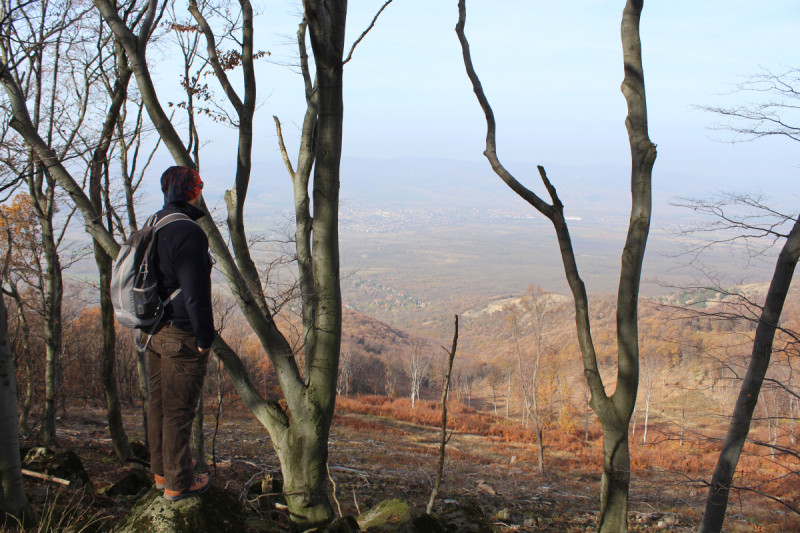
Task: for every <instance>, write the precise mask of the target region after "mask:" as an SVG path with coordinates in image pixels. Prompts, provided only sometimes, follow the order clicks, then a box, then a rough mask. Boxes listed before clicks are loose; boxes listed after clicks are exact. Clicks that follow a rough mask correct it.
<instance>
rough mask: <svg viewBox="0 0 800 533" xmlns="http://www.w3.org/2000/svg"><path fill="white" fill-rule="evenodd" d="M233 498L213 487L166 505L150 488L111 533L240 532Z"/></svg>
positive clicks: (239, 512) (240, 522) (241, 525)
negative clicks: (197, 494) (202, 492)
mask: <svg viewBox="0 0 800 533" xmlns="http://www.w3.org/2000/svg"><path fill="white" fill-rule="evenodd" d="M242 514H243V513H242V508H241V505H240V504H239V501H238V500H237V499H236V497H235V496H233V495H232V494H230V493H229V492H227V491H224V490H222V489H218V488H216V487H214V486H213V485H212V486H211V488H210V489H209V490H208V491H207V492H205V493H204V494H201V495H199V496H195V497H191V498H184V499H183V500H180V501H177V502H170V501H167V500H165V499H164V498H163V497H162V493H161V491H160V490H156V489H155V488H153V489H151V490H150V492H148V493H147V494H146V495H145V496H144V497H143V498H142V499H141V500H139V502H138V503H137V504H136V505H135V506H134V507H133V509H131V512H130V514H128V516H127V517H125V519H124V520H123V521H122V522H120V523H119V524H118V525H117V527H115V528H114V530H113V531H114V533H145V532H147V533H236V532H240V531H244V529H245V525H244V523H243V520H242Z"/></svg>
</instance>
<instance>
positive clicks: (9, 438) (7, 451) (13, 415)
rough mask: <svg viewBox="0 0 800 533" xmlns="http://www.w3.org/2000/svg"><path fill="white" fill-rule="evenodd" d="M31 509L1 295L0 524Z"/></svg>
mask: <svg viewBox="0 0 800 533" xmlns="http://www.w3.org/2000/svg"><path fill="white" fill-rule="evenodd" d="M27 508H28V500H27V498H26V496H25V487H24V485H23V484H22V464H21V461H20V457H19V423H18V418H17V385H16V378H15V375H14V356H13V354H12V353H11V343H10V342H9V339H8V314H7V311H6V304H5V300H4V299H3V294H2V292H0V523H6V520H8V516H7V515H10V516H12V517H14V518H17V519H22V518H23V517H24V515H25V513H26V510H27Z"/></svg>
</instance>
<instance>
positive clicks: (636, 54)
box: [456, 0, 656, 532]
mask: <svg viewBox="0 0 800 533" xmlns="http://www.w3.org/2000/svg"><path fill="white" fill-rule="evenodd" d="M458 6H459V21H458V24H457V26H456V33H457V34H458V37H459V41H460V42H461V48H462V51H463V56H464V64H465V67H466V70H467V75H468V77H469V79H470V81H471V82H472V86H473V90H474V92H475V95H476V96H477V98H478V101H479V103H480V105H481V108H482V109H483V112H484V114H485V116H486V123H487V134H486V150H485V152H484V155H485V156H486V158H487V159H488V160H489V162H490V164H491V166H492V169H493V170H494V171H495V173H496V174H497V175H498V176H499V177H500V178H501V179H502V180H503V181H504V182H505V183H506V185H508V186H509V187H510V188H511V189H512V190H513V191H514V192H516V193H517V194H518V195H519V196H520V197H521V198H523V199H524V200H525V201H527V202H528V203H530V204H531V205H532V206H533V207H534V208H536V209H537V210H538V211H539V212H540V213H542V214H543V215H544V216H546V217H547V218H548V219H550V221H551V222H552V224H553V227H554V228H555V232H556V236H557V238H558V243H559V248H560V251H561V259H562V262H563V264H564V272H565V274H566V277H567V282H568V284H569V286H570V290H571V291H572V295H573V299H574V302H575V322H576V326H577V334H578V343H579V345H580V348H581V354H582V358H583V366H584V376H585V377H586V381H587V384H588V386H589V390H590V392H591V400H590V405H591V406H592V409H593V410H594V412H595V413H596V414H597V416H598V418H599V419H600V422H601V424H602V426H603V475H602V479H601V490H600V524H599V531H601V532H619V531H626V530H627V511H628V492H629V487H630V451H629V447H628V426H629V423H630V418H631V415H632V414H633V409H634V406H635V402H636V393H637V388H638V378H639V342H638V295H639V283H640V280H641V270H642V263H643V260H644V252H645V246H646V244H647V237H648V233H649V229H650V216H651V209H652V194H651V181H652V170H653V164H654V163H655V159H656V148H655V145H654V144H653V143H652V142H651V141H650V139H649V136H648V133H647V107H646V100H645V90H644V72H643V69H642V56H641V41H640V38H639V19H640V16H641V11H642V6H643V1H642V0H628V1H627V2H626V4H625V8H624V10H623V14H622V24H621V37H622V50H623V60H624V67H625V77H624V79H623V82H622V93H623V95H624V96H625V100H626V102H627V105H628V115H627V118H626V120H625V125H626V127H627V129H628V139H629V142H630V149H631V199H632V205H631V217H630V223H629V226H628V235H627V238H626V242H625V248H624V250H623V252H622V269H621V273H620V282H619V290H618V295H617V339H618V351H617V361H618V366H617V380H616V390H615V391H614V393H613V394H612V395H610V396H609V395H608V394H607V393H606V388H605V385H604V384H603V380H602V378H601V377H600V371H599V368H598V364H597V354H596V352H595V349H594V344H593V340H592V334H591V327H590V321H589V302H588V297H587V294H586V288H585V285H584V283H583V280H582V279H581V277H580V275H579V273H578V266H577V262H576V259H575V254H574V251H573V248H572V241H571V238H570V235H569V230H568V228H567V223H566V220H565V218H564V205H563V204H562V202H561V200H560V199H559V197H558V194H557V192H556V189H555V187H554V186H553V185H552V183H551V182H550V180H549V179H548V177H547V175H546V173H545V170H544V168H543V167H541V166H539V167H538V168H539V174H540V177H541V179H542V182H543V183H544V185H545V187H546V189H547V192H548V194H549V196H550V200H551V202H552V203H547V202H545V201H544V200H543V199H541V198H540V197H539V196H537V195H536V194H535V193H533V192H532V191H530V190H529V189H527V188H526V187H525V186H524V185H522V184H521V183H520V182H519V181H517V180H516V178H514V177H513V176H512V175H511V174H510V173H509V172H508V171H507V170H506V169H505V167H503V165H502V164H501V163H500V160H499V159H498V157H497V149H496V141H495V130H496V123H495V118H494V113H493V112H492V109H491V106H490V105H489V101H488V99H487V98H486V95H485V94H484V91H483V88H482V86H481V83H480V80H479V79H478V76H477V74H476V73H475V69H474V67H473V65H472V59H471V56H470V52H469V43H468V42H467V39H466V35H465V34H464V25H465V22H466V6H465V0H460V1H459V4H458Z"/></svg>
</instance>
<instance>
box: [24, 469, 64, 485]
mask: <svg viewBox="0 0 800 533" xmlns="http://www.w3.org/2000/svg"><path fill="white" fill-rule="evenodd" d="M22 474H23V475H25V476H28V477H35V478H37V479H43V480H44V481H50V482H52V483H58V484H60V485H69V484H70V481H69V480H68V479H63V478H60V477H55V476H50V475H47V474H42V473H41V472H34V471H33V470H27V469H25V468H23V469H22Z"/></svg>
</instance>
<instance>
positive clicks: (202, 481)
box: [164, 474, 211, 502]
mask: <svg viewBox="0 0 800 533" xmlns="http://www.w3.org/2000/svg"><path fill="white" fill-rule="evenodd" d="M210 486H211V476H209V475H208V474H195V475H194V483H192V485H191V486H190V487H189V488H188V489H186V490H180V491H178V490H170V489H165V490H164V499H165V500H169V501H171V502H177V501H178V500H182V499H184V498H188V497H189V496H199V495H200V494H203V493H204V492H205V491H207V490H208V488H209V487H210Z"/></svg>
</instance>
